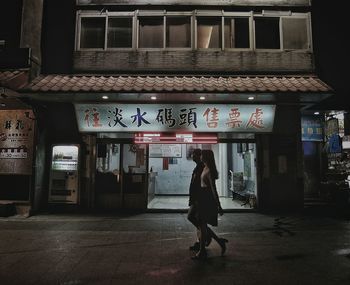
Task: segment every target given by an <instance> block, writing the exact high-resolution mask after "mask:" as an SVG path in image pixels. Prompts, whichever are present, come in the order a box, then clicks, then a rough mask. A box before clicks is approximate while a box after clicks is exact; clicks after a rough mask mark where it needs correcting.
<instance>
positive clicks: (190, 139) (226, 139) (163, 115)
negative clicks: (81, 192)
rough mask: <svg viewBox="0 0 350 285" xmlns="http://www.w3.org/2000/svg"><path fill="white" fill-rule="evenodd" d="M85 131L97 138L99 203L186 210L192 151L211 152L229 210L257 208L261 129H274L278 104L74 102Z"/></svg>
mask: <svg viewBox="0 0 350 285" xmlns="http://www.w3.org/2000/svg"><path fill="white" fill-rule="evenodd" d="M75 110H76V114H77V120H78V124H79V130H80V132H81V133H83V134H85V136H93V137H95V138H96V144H95V145H96V147H95V149H96V152H92V153H95V158H94V159H92V161H93V162H94V166H91V167H90V170H91V171H92V173H91V174H90V175H91V176H94V178H95V179H94V180H95V181H94V182H92V183H94V186H95V187H94V188H95V197H94V199H95V204H96V206H97V207H102V208H141V209H142V208H149V209H164V208H167V209H169V208H173V209H185V208H187V206H188V188H189V184H190V179H191V174H192V171H193V168H194V166H195V164H194V162H193V161H192V157H191V154H192V151H193V149H194V148H201V149H211V150H213V152H214V154H215V157H216V163H217V167H218V170H219V173H220V178H219V180H218V181H217V186H218V190H219V195H220V197H221V199H222V203H223V204H224V205H225V207H226V208H227V209H242V208H254V207H256V197H257V169H256V141H255V134H257V133H271V132H272V129H273V122H274V114H275V106H274V105H242V104H232V105H230V104H197V105H193V104H139V105H136V104H75Z"/></svg>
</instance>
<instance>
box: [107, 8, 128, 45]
mask: <svg viewBox="0 0 350 285" xmlns="http://www.w3.org/2000/svg"><path fill="white" fill-rule="evenodd" d="M106 14H107V20H106V39H105V50H110V51H124V50H125V51H130V50H135V32H134V30H135V12H109V11H106ZM109 18H131V20H132V24H131V33H132V35H131V47H122V48H118V47H108V21H109Z"/></svg>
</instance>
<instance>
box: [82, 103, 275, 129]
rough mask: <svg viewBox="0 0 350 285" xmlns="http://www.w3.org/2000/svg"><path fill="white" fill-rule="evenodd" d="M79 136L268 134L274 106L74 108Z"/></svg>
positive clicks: (151, 105) (92, 106)
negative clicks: (111, 134)
mask: <svg viewBox="0 0 350 285" xmlns="http://www.w3.org/2000/svg"><path fill="white" fill-rule="evenodd" d="M75 110H76V116H77V120H78V126H79V130H80V131H81V132H150V131H154V132H172V131H190V132H250V133H261V132H272V128H273V122H274V116H275V106H274V105H236V104H198V105H193V104H192V105H191V104H138V105H137V104H76V105H75Z"/></svg>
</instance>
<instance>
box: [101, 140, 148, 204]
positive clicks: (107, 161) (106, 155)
mask: <svg viewBox="0 0 350 285" xmlns="http://www.w3.org/2000/svg"><path fill="white" fill-rule="evenodd" d="M146 152H147V147H146V145H145V144H139V145H135V144H118V143H97V154H96V171H95V204H96V207H97V208H100V209H107V210H108V209H109V210H113V209H123V208H125V209H144V208H146V195H147V183H146V181H147V172H146V169H147V165H146V164H147V153H146Z"/></svg>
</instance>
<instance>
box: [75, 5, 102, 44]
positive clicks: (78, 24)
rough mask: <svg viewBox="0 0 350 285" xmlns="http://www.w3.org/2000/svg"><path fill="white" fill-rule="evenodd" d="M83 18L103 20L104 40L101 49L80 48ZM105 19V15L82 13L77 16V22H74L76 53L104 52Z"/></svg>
mask: <svg viewBox="0 0 350 285" xmlns="http://www.w3.org/2000/svg"><path fill="white" fill-rule="evenodd" d="M83 18H105V39H104V47H103V48H81V46H80V44H81V19H83ZM106 23H107V17H106V14H100V13H96V12H90V11H89V12H82V11H80V13H79V14H78V17H77V20H76V26H77V28H76V30H77V36H76V37H75V47H76V50H78V51H81V50H82V51H104V50H106V32H107V27H106Z"/></svg>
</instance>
